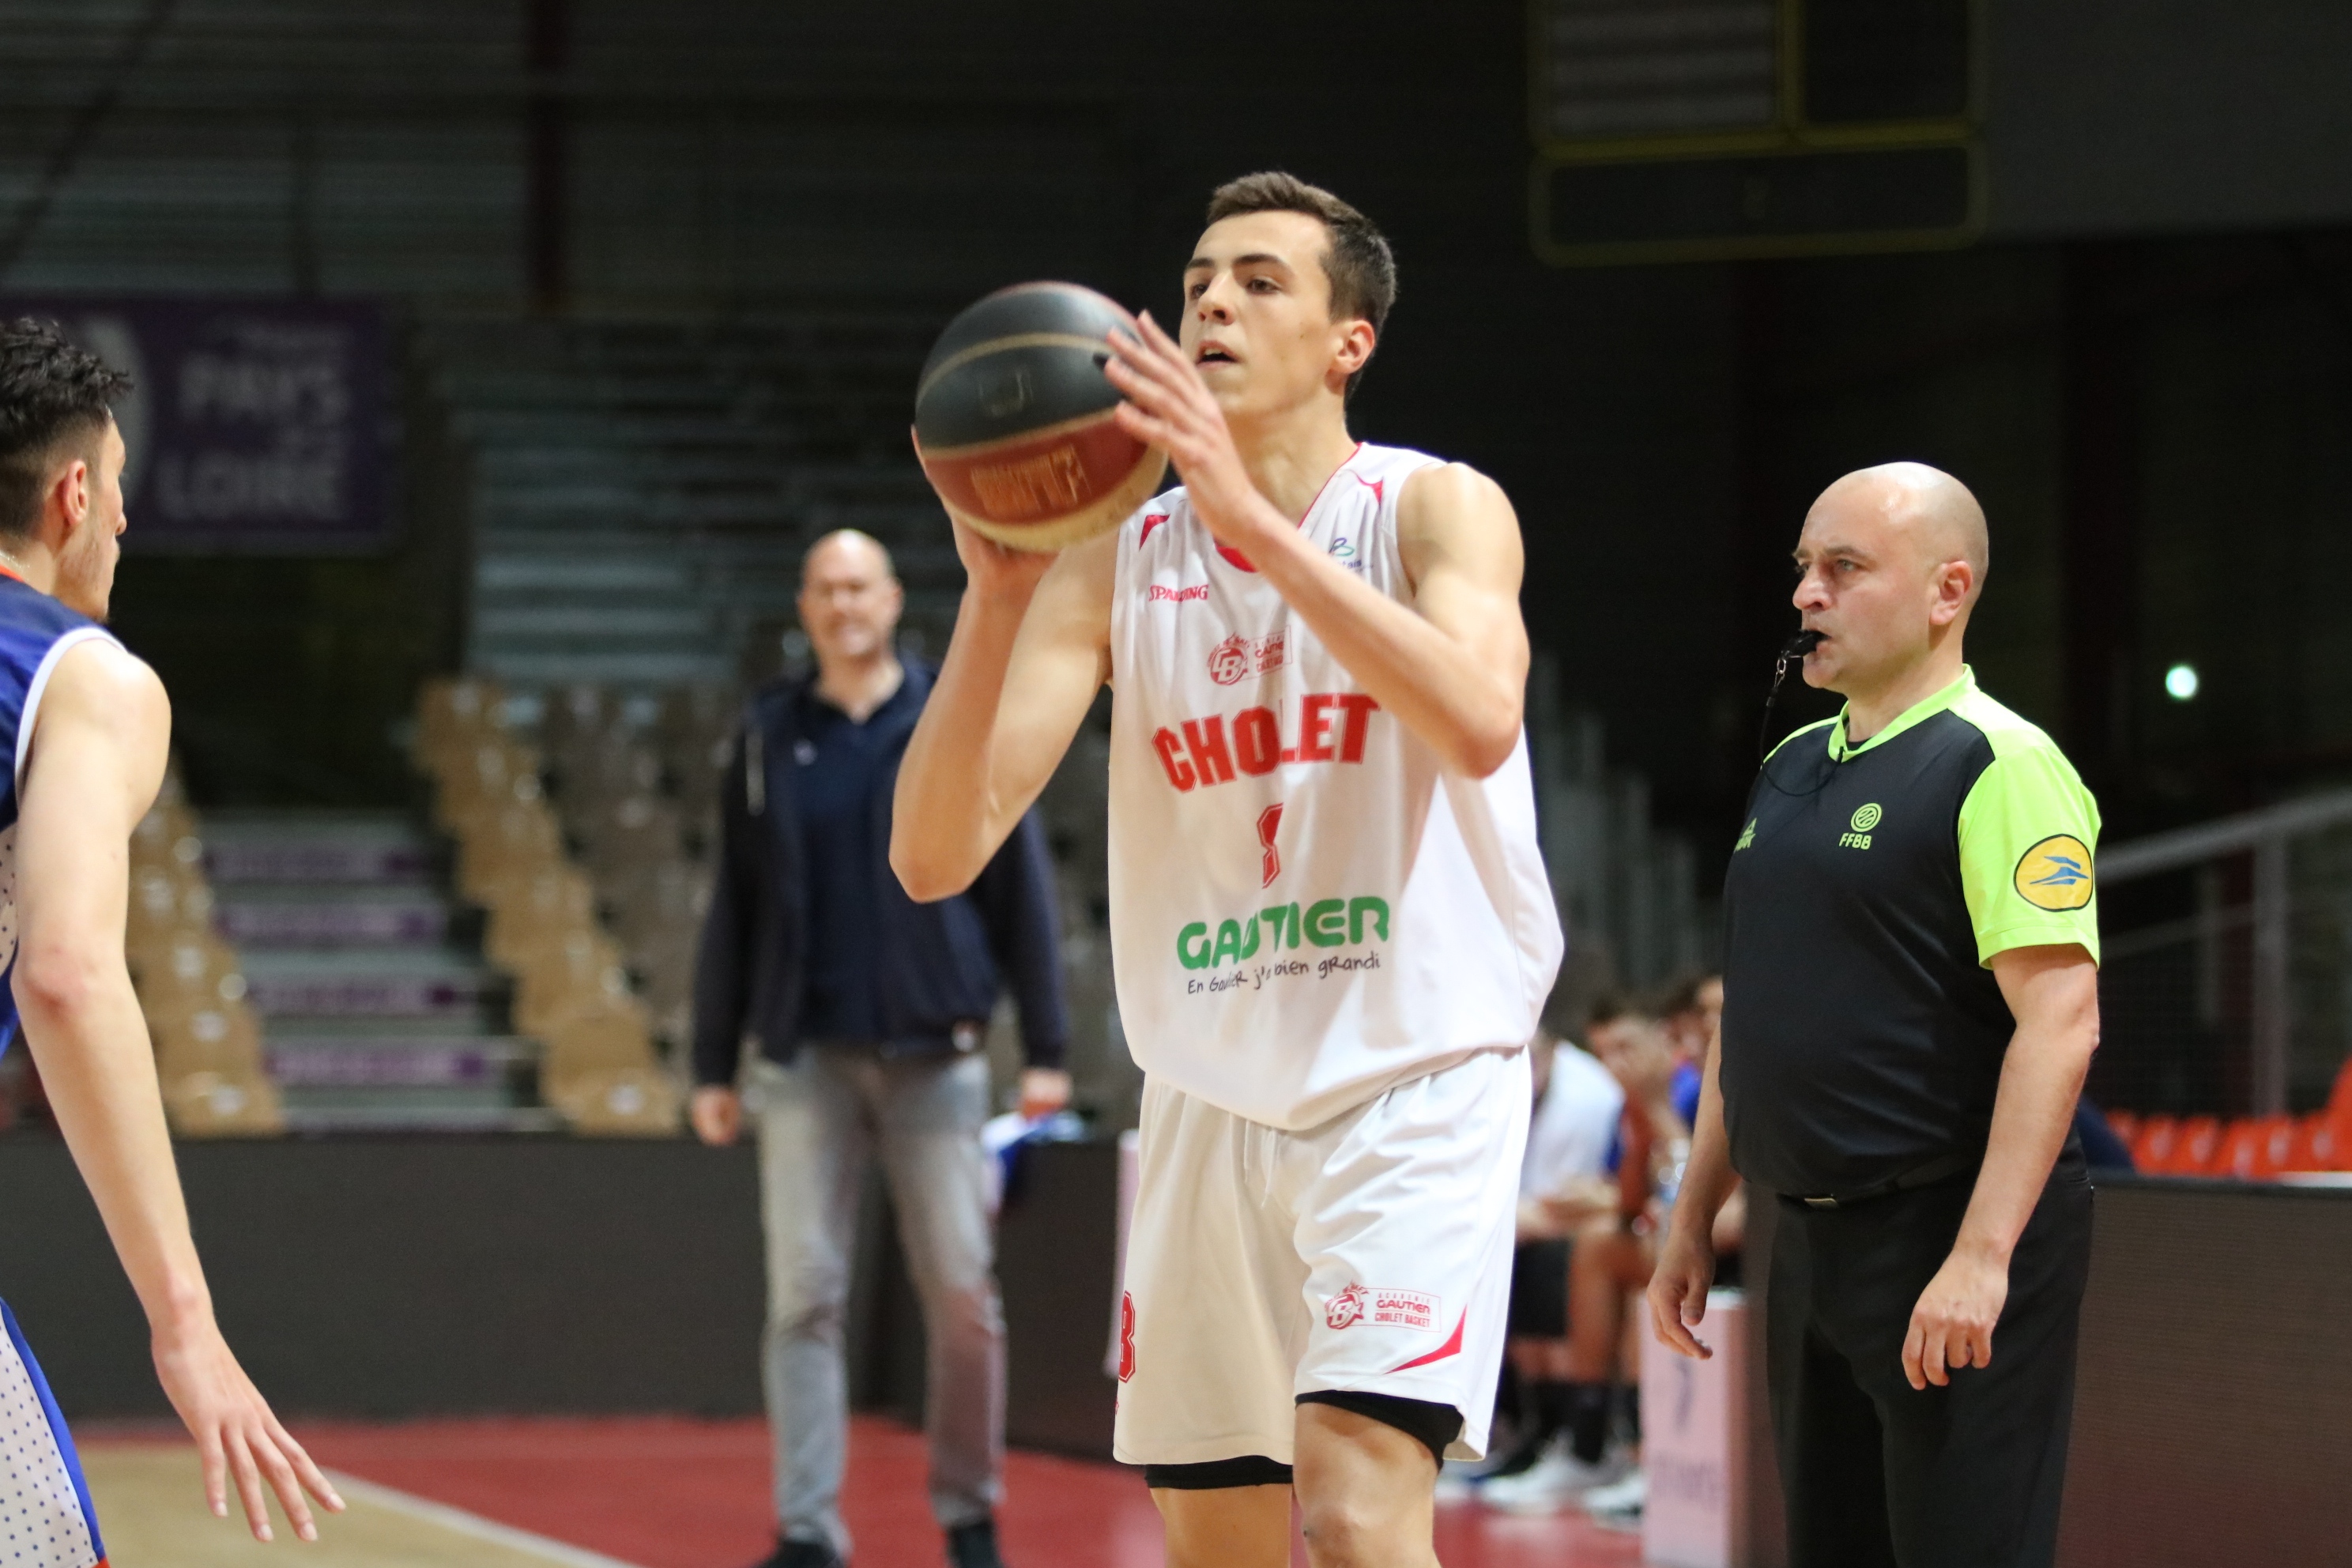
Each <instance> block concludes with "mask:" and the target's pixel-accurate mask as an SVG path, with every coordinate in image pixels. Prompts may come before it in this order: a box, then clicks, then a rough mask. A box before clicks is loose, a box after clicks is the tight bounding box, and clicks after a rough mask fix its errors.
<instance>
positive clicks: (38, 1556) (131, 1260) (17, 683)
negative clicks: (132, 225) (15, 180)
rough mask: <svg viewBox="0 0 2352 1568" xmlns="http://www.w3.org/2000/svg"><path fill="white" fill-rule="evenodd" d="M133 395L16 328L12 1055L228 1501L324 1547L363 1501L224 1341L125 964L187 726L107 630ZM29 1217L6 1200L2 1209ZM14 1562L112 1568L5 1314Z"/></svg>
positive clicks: (3, 426) (34, 327)
mask: <svg viewBox="0 0 2352 1568" xmlns="http://www.w3.org/2000/svg"><path fill="white" fill-rule="evenodd" d="M129 384H130V383H129V380H128V378H126V377H124V376H122V375H121V374H117V373H116V372H114V371H112V370H110V369H109V368H108V367H107V366H106V365H105V364H103V363H100V361H99V360H98V359H96V358H95V357H94V356H92V355H90V354H89V353H84V352H82V351H81V350H79V349H78V348H75V347H74V346H73V345H71V344H69V343H68V342H65V341H64V340H63V339H62V338H60V337H59V336H58V334H57V332H56V331H54V330H53V329H51V328H48V327H45V326H42V325H39V324H37V323H35V322H32V321H13V322H12V321H0V752H6V753H7V754H9V755H12V756H13V758H14V771H13V773H0V973H5V978H6V979H7V981H8V984H7V986H6V988H5V991H0V1047H5V1046H6V1045H7V1044H9V1043H10V1041H11V1037H12V1036H14V1035H15V1034H16V1032H17V1026H18V1025H19V1023H20V1022H21V1024H22V1026H23V1033H24V1036H25V1039H26V1044H27V1045H28V1046H30V1047H32V1052H33V1059H34V1061H35V1063H36V1064H37V1066H38V1067H39V1068H40V1070H41V1083H42V1086H43V1087H44V1088H45V1089H47V1092H48V1099H49V1105H50V1108H51V1109H52V1110H54V1111H55V1112H56V1114H57V1119H58V1131H60V1132H62V1133H64V1134H65V1140H66V1146H67V1147H68V1148H69V1149H70V1150H72V1151H73V1157H74V1163H75V1164H76V1165H78V1166H79V1168H80V1170H81V1174H82V1180H83V1181H84V1182H86V1183H88V1184H89V1193H90V1196H91V1197H92V1198H93V1199H95V1200H96V1201H97V1204H98V1212H99V1215H100V1217H101V1218H103V1219H104V1220H105V1222H106V1229H107V1234H108V1235H109V1236H110V1237H112V1238H113V1241H114V1249H115V1252H116V1254H117V1256H119V1257H120V1258H121V1260H122V1267H123V1269H124V1271H125V1272H126V1273H128V1274H129V1275H130V1277H131V1287H132V1289H135V1290H136V1291H137V1292H138V1295H139V1303H140V1305H141V1306H142V1307H143V1308H144V1309H146V1313H147V1322H148V1327H149V1330H150V1331H151V1334H152V1351H153V1354H154V1359H155V1372H156V1375H157V1376H158V1377H159V1378H160V1379H161V1380H162V1382H163V1392H164V1394H167V1395H168V1396H169V1397H170V1399H171V1401H172V1407H173V1409H174V1410H176V1411H178V1412H179V1415H180V1418H181V1419H182V1420H183V1421H184V1422H185V1423H187V1427H188V1431H189V1433H190V1435H191V1436H194V1438H195V1441H196V1450H197V1453H198V1455H199V1456H200V1458H201V1459H202V1462H203V1466H204V1483H205V1498H206V1500H207V1501H209V1502H210V1504H211V1506H212V1510H213V1512H214V1513H215V1514H217V1515H221V1516H223V1517H226V1514H227V1512H228V1505H229V1488H230V1485H231V1484H232V1483H234V1485H235V1487H236V1493H237V1500H238V1501H239V1502H240V1503H241V1505H242V1506H243V1509H244V1511H245V1515H246V1521H247V1524H248V1526H249V1527H250V1528H251V1529H252V1531H253V1533H254V1535H255V1536H256V1537H257V1538H258V1539H260V1540H263V1541H267V1540H268V1539H269V1538H270V1526H269V1511H268V1504H267V1502H266V1501H265V1500H264V1488H265V1487H267V1488H268V1489H270V1490H274V1491H275V1492H276V1493H277V1495H278V1502H279V1504H280V1506H282V1507H283V1508H284V1509H285V1510H286V1515H287V1518H288V1519H289V1521H291V1522H292V1524H293V1526H294V1531H295V1533H296V1534H297V1535H299V1536H300V1537H301V1538H302V1539H303V1540H305V1541H312V1540H316V1539H317V1538H318V1531H317V1529H316V1528H315V1526H314V1525H313V1523H312V1521H311V1515H310V1507H309V1505H308V1503H307V1502H306V1501H305V1500H304V1498H303V1493H304V1491H305V1490H306V1489H307V1490H308V1491H309V1492H310V1495H311V1496H313V1497H315V1498H317V1499H318V1500H320V1503H321V1504H322V1505H324V1506H325V1507H327V1508H329V1509H331V1510H341V1508H342V1506H343V1505H342V1501H341V1499H339V1498H338V1497H337V1496H336V1495H335V1491H334V1489H333V1488H332V1487H331V1486H330V1485H329V1484H328V1482H327V1479H326V1477H324V1476H323V1475H321V1474H320V1472H319V1468H318V1467H317V1466H316V1465H314V1464H312V1463H311V1462H310V1456H309V1455H307V1454H305V1453H304V1452H303V1451H302V1447H301V1445H300V1444H299V1443H297V1442H295V1440H294V1439H293V1438H292V1437H290V1436H288V1435H287V1432H286V1429H285V1427H283V1426H279V1425H278V1418H277V1417H276V1416H275V1415H271V1414H270V1411H269V1406H268V1404H267V1403H266V1402H265V1401H264V1400H263V1399H262V1397H261V1394H259V1392H257V1390H256V1389H255V1388H254V1386H253V1383H252V1381H251V1380H250V1379H249V1378H247V1376H246V1374H245V1371H244V1369H243V1368H242V1367H240V1366H238V1365H237V1362H236V1356H235V1355H233V1354H232V1353H230V1351H229V1348H228V1345H227V1343H226V1342H225V1341H224V1340H223V1339H222V1338H221V1331H220V1328H219V1325H218V1324H216V1323H215V1321H213V1308H212V1298H211V1295H210V1293H209V1292H208V1291H207V1290H206V1289H205V1276H204V1269H203V1268H202V1267H200V1266H199V1264H198V1263H197V1260H196V1247H195V1243H194V1240H193V1239H192V1238H191V1237H190V1236H189V1233H188V1214H187V1207H186V1205H185V1204H184V1202H183V1201H182V1198H181V1194H180V1179H179V1173H178V1171H177V1170H176V1169H175V1168H174V1166H173V1161H172V1142H171V1137H170V1135H169V1133H168V1132H167V1131H165V1128H164V1124H163V1097H162V1094H161V1093H160V1091H159V1090H158V1089H157V1085H156V1079H155V1054H154V1050H153V1048H152V1046H151V1045H150V1044H149V1043H148V1038H147V1022H146V1019H145V1018H144V1017H142V1016H141V1013H140V1010H139V998H138V997H137V995H136V994H133V992H132V991H131V975H130V972H129V971H128V969H127V968H126V967H125V964H124V960H123V946H122V944H123V922H124V919H125V916H126V912H127V910H128V908H129V903H130V896H131V892H130V845H131V829H132V828H134V827H135V826H137V825H138V823H139V819H140V818H141V817H142V816H145V815H146V814H147V808H148V807H149V806H150V805H152V804H153V802H154V799H155V793H156V790H157V789H158V788H159V787H160V786H161V785H162V784H163V766H164V757H165V752H166V751H167V750H168V748H169V745H170V742H171V725H172V713H171V706H170V703H169V702H168V701H167V700H165V698H164V695H163V682H161V681H159V680H158V679H155V672H154V671H153V670H152V669H150V668H148V667H147V666H146V665H144V664H142V662H140V661H139V660H138V659H136V658H132V657H131V654H129V653H128V652H126V651H125V650H124V649H123V647H122V645H121V644H120V643H118V642H116V641H115V640H114V638H113V637H110V636H109V635H108V634H107V633H106V631H105V630H104V629H103V628H102V627H101V626H100V625H99V624H98V623H99V621H100V619H101V618H102V617H103V616H105V614H106V608H107V601H108V599H109V597H110V595H111V593H112V590H113V586H114V565H115V562H116V560H117V558H118V557H119V556H120V554H121V545H120V544H119V543H118V542H117V536H118V535H119V534H121V531H122V530H123V526H124V522H125V519H124V516H123V504H122V464H123V458H124V452H123V446H122V434H121V431H120V430H119V429H118V428H116V426H115V423H114V416H113V415H112V413H111V412H110V409H109V407H108V405H109V403H110V400H111V399H112V398H114V397H115V396H117V395H120V394H121V392H122V391H124V390H125V389H127V388H128V386H129ZM6 1201H11V1200H9V1199H8V1198H7V1197H6V1196H5V1194H0V1202H6ZM0 1320H5V1330H6V1331H5V1334H0V1527H5V1530H4V1531H0V1533H5V1541H0V1560H5V1562H6V1563H11V1564H16V1563H22V1564H24V1565H25V1568H94V1565H96V1568H103V1564H104V1563H105V1561H106V1549H105V1547H104V1545H103V1543H102V1542H101V1541H100V1535H99V1530H98V1521H97V1520H96V1519H95V1518H94V1517H93V1515H92V1513H91V1510H90V1506H89V1489H88V1488H87V1487H85V1486H84V1485H83V1484H82V1478H81V1468H80V1465H79V1461H78V1460H77V1459H76V1458H75V1455H74V1447H73V1438H72V1436H71V1435H70V1434H69V1433H68V1432H67V1430H66V1427H65V1424H64V1423H63V1422H62V1421H61V1420H59V1419H58V1412H57V1405H56V1402H55V1401H54V1400H53V1399H51V1398H50V1397H49V1394H48V1387H47V1384H46V1383H45V1382H44V1381H43V1379H42V1376H41V1371H40V1367H39V1365H38V1363H36V1362H35V1361H34V1359H33V1356H32V1352H31V1350H30V1348H29V1347H28V1346H27V1345H26V1342H25V1340H24V1336H23V1335H22V1334H21V1333H19V1332H18V1331H17V1329H16V1320H15V1318H14V1317H13V1316H9V1315H8V1314H7V1313H6V1311H5V1308H0Z"/></svg>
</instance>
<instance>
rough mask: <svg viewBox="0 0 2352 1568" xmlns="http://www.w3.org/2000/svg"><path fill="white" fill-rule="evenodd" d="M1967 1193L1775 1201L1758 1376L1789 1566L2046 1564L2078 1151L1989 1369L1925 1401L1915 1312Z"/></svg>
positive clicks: (2084, 1263) (2029, 1248)
mask: <svg viewBox="0 0 2352 1568" xmlns="http://www.w3.org/2000/svg"><path fill="white" fill-rule="evenodd" d="M1974 1186H1975V1184H1974V1182H1973V1180H1972V1179H1970V1178H1967V1177H1962V1178H1959V1179H1957V1180H1953V1181H1948V1182H1943V1183H1939V1184H1937V1185H1934V1186H1929V1187H1921V1188H1918V1189H1916V1190H1915V1191H1911V1192H1904V1193H1893V1194H1888V1195H1886V1196H1885V1197H1880V1198H1874V1199H1871V1200H1870V1201H1868V1202H1865V1203H1861V1204H1856V1205H1852V1206H1851V1207H1845V1208H1837V1209H1815V1208H1809V1207H1807V1206H1806V1205H1803V1204H1801V1203H1798V1202H1796V1201H1795V1200H1793V1199H1789V1198H1783V1199H1781V1200H1780V1225H1779V1226H1778V1228H1777V1230H1776V1232H1775V1234H1774V1237H1773V1241H1772V1268H1771V1288H1770V1291H1769V1297H1768V1299H1767V1305H1766V1366H1767V1377H1768V1380H1769V1387H1770V1391H1771V1399H1772V1426H1773V1433H1774V1436H1775V1438H1776V1440H1777V1446H1778V1448H1779V1450H1780V1479H1781V1487H1782V1489H1783V1491H1784V1493H1785V1495H1786V1499H1787V1503H1788V1515H1789V1562H1790V1568H2049V1565H2050V1563H2051V1560H2052V1558H2053V1556H2054V1555H2055V1553H2056V1551H2057V1544H2058V1501H2059V1494H2060V1490H2061V1488H2062V1486H2063V1482H2064V1479H2065V1472H2066V1436H2067V1425H2068V1422H2069V1420H2070V1419H2071V1417H2072V1415H2073V1414H2074V1345H2075V1331H2076V1323H2077V1321H2078V1320H2079V1317H2080V1315H2081V1310H2082V1305H2083V1285H2084V1279H2085V1278H2086V1277H2087V1276H2088V1274H2089V1272H2090V1260H2091V1184H2090V1179H2089V1176H2088V1174H2087V1173H2086V1172H2085V1171H2084V1165H2083V1160H2082V1155H2081V1154H2080V1153H2079V1152H2076V1151H2075V1150H2074V1149H2073V1148H2071V1147H2070V1148H2069V1150H2068V1151H2067V1152H2066V1153H2065V1154H2064V1155H2063V1156H2062V1157H2061V1159H2060V1160H2059V1163H2058V1168H2057V1169H2056V1170H2055V1171H2054V1172H2053V1173H2052V1175H2051V1178H2050V1184H2049V1186H2048V1187H2047V1188H2046V1189H2044V1191H2043V1192H2042V1201H2041V1203H2040V1204H2039V1205H2037V1206H2036V1207H2035V1208H2034V1211H2033V1217H2032V1219H2031V1220H2030V1221H2029V1222H2027V1225H2026V1227H2025V1234H2024V1235H2023V1236H2022V1237H2020V1238H2019V1239H2018V1244H2017V1248H2016V1251H2015V1252H2014V1253H2013V1254H2012V1255H2011V1258H2010V1268H2009V1298H2008V1301H2007V1304H2006V1305H2005V1306H2004V1307H2003V1309H2002V1310H2001V1315H2000V1323H1999V1325H1998V1326H1997V1327H1996V1328H1995V1329H1994V1331H1993V1342H1992V1364H1991V1365H1990V1366H1989V1367H1985V1368H1982V1369H1979V1368H1975V1367H1969V1368H1964V1369H1961V1370H1958V1371H1956V1372H1954V1373H1952V1374H1951V1382H1950V1384H1948V1385H1947V1386H1945V1387H1942V1388H1938V1387H1937V1386H1936V1385H1934V1384H1928V1386H1927V1389H1926V1390H1925V1391H1918V1390H1915V1389H1913V1388H1912V1386H1911V1384H1909V1382H1908V1381H1906V1379H1905V1377H1904V1375H1903V1339H1904V1335H1905V1334H1906V1332H1908V1331H1909V1329H1910V1324H1911V1309H1912V1308H1913V1307H1914V1306H1916V1305H1917V1303H1918V1300H1919V1294H1920V1292H1921V1291H1923V1290H1925V1289H1927V1282H1928V1281H1929V1280H1930V1279H1934V1278H1935V1276H1936V1271H1937V1269H1939V1268H1942V1267H1943V1266H1944V1259H1945V1258H1947V1257H1948V1256H1949V1254H1950V1252H1951V1249H1952V1242H1953V1240H1954V1238H1955V1237H1958V1234H1959V1228H1960V1217H1961V1215H1962V1214H1963V1213H1964V1212H1965V1211H1966V1209H1967V1208H1968V1204H1969V1194H1970V1193H1971V1192H1972V1191H1973V1190H1974Z"/></svg>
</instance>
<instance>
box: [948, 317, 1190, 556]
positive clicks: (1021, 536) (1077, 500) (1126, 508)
mask: <svg viewBox="0 0 2352 1568" xmlns="http://www.w3.org/2000/svg"><path fill="white" fill-rule="evenodd" d="M1114 328H1120V329H1124V330H1125V331H1130V332H1132V331H1135V319H1134V318H1133V317H1131V316H1129V314H1128V313H1127V312H1126V311H1125V310H1121V309H1120V308H1119V306H1118V303H1117V302H1116V301H1114V300H1108V299H1105V298H1104V297H1103V296H1102V295H1100V294H1097V293H1096V292H1095V291H1094V290H1093V289H1081V288H1079V287H1078V286H1077V285H1076V284H1075V283H1022V284H1017V285H1015V286H1014V287H1013V288H1010V289H999V290H998V291H997V292H995V293H993V294H991V295H989V296H988V297H987V298H986V299H984V300H981V301H980V302H979V303H978V304H975V305H973V306H972V307H971V309H970V310H966V311H964V312H963V314H961V315H960V316H958V317H957V318H956V319H955V320H954V321H950V322H949V323H948V329H947V331H944V332H942V333H940V341H939V342H938V343H937V344H936V345H934V346H933V347H932V349H931V357H930V358H929V360H928V361H926V362H925V363H924V364H923V379H922V384H920V386H919V387H918V388H917V389H916V392H915V436H916V439H917V440H918V441H919V442H920V443H921V445H922V453H923V471H924V472H925V473H926V474H928V475H929V476H930V480H931V484H932V487H933V488H934V489H937V490H938V491H939V492H940V500H943V501H944V502H946V503H947V508H948V510H949V511H950V512H952V513H953V514H955V516H956V517H958V518H960V519H961V520H962V521H964V522H966V523H969V524H970V525H971V527H973V528H974V529H977V530H978V531H980V532H982V533H983V534H985V535H987V536H988V537H989V538H991V539H993V540H995V541H996V542H998V543H1000V544H1009V545H1013V546H1014V547H1015V548H1017V549H1022V550H1059V549H1061V548H1062V547H1063V546H1065V545H1069V544H1076V542H1078V541H1080V540H1082V539H1086V538H1089V537H1091V536H1092V535H1094V534H1097V533H1103V532H1107V531H1109V530H1111V529H1114V528H1117V527H1118V525H1119V524H1120V523H1121V522H1122V521H1126V518H1127V515H1128V513H1129V512H1131V511H1133V510H1135V509H1136V508H1137V507H1139V506H1140V505H1142V504H1143V502H1144V501H1146V500H1149V499H1150V496H1151V494H1152V492H1153V491H1155V490H1157V489H1159V488H1160V476H1161V475H1162V474H1163V473H1165V472H1166V471H1167V467H1168V459H1167V458H1165V457H1163V456H1162V455H1161V454H1160V453H1159V452H1155V451H1153V450H1152V449H1151V448H1150V447H1147V446H1145V445H1144V444H1143V443H1142V442H1140V441H1139V440H1137V439H1136V438H1135V437H1132V436H1129V434H1128V433H1127V432H1126V431H1124V430H1122V429H1120V428H1119V427H1118V424H1117V423H1116V422H1115V421H1114V420H1113V419H1112V418H1111V411H1112V410H1113V409H1115V408H1117V407H1118V401H1119V396H1118V388H1116V387H1114V386H1113V385H1111V384H1110V383H1109V381H1108V380H1107V379H1106V378H1105V377H1104V375H1103V363H1104V362H1105V361H1106V360H1107V359H1108V357H1109V353H1110V351H1109V350H1108V348H1106V347H1105V346H1104V343H1103V337H1104V334H1106V333H1108V332H1109V331H1112V330H1113V329H1114Z"/></svg>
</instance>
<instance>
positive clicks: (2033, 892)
mask: <svg viewBox="0 0 2352 1568" xmlns="http://www.w3.org/2000/svg"><path fill="white" fill-rule="evenodd" d="M2014 880H2015V882H2016V884H2017V896H2018V897H2019V898H2021V899H2023V900H2025V901H2026V902H2027V903H2029V904H2032V906H2033V907H2034V908H2035V909H2037V910H2079V909H2082V908H2084V907H2085V906H2087V905H2088V904H2089V903H2090V901H2091V893H2092V891H2093V883H2092V879H2091V851H2090V849H2089V848H2088V847H2086V846H2085V845H2084V843H2083V841H2082V840H2081V839H2079V838H2077V837H2074V835H2073V834H2071V833H2059V834H2053V835H2052V836H2051V837H2048V838H2045V839H2043V840H2042V842H2041V843H2039V844H2037V845H2035V846H2034V847H2032V848H2031V849H2028V850H2027V851H2026V852H2025V853H2024V854H2023V855H2022V856H2021V857H2020V858H2019V859H2018V862H2017V875H2016V877H2015V878H2014Z"/></svg>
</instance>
